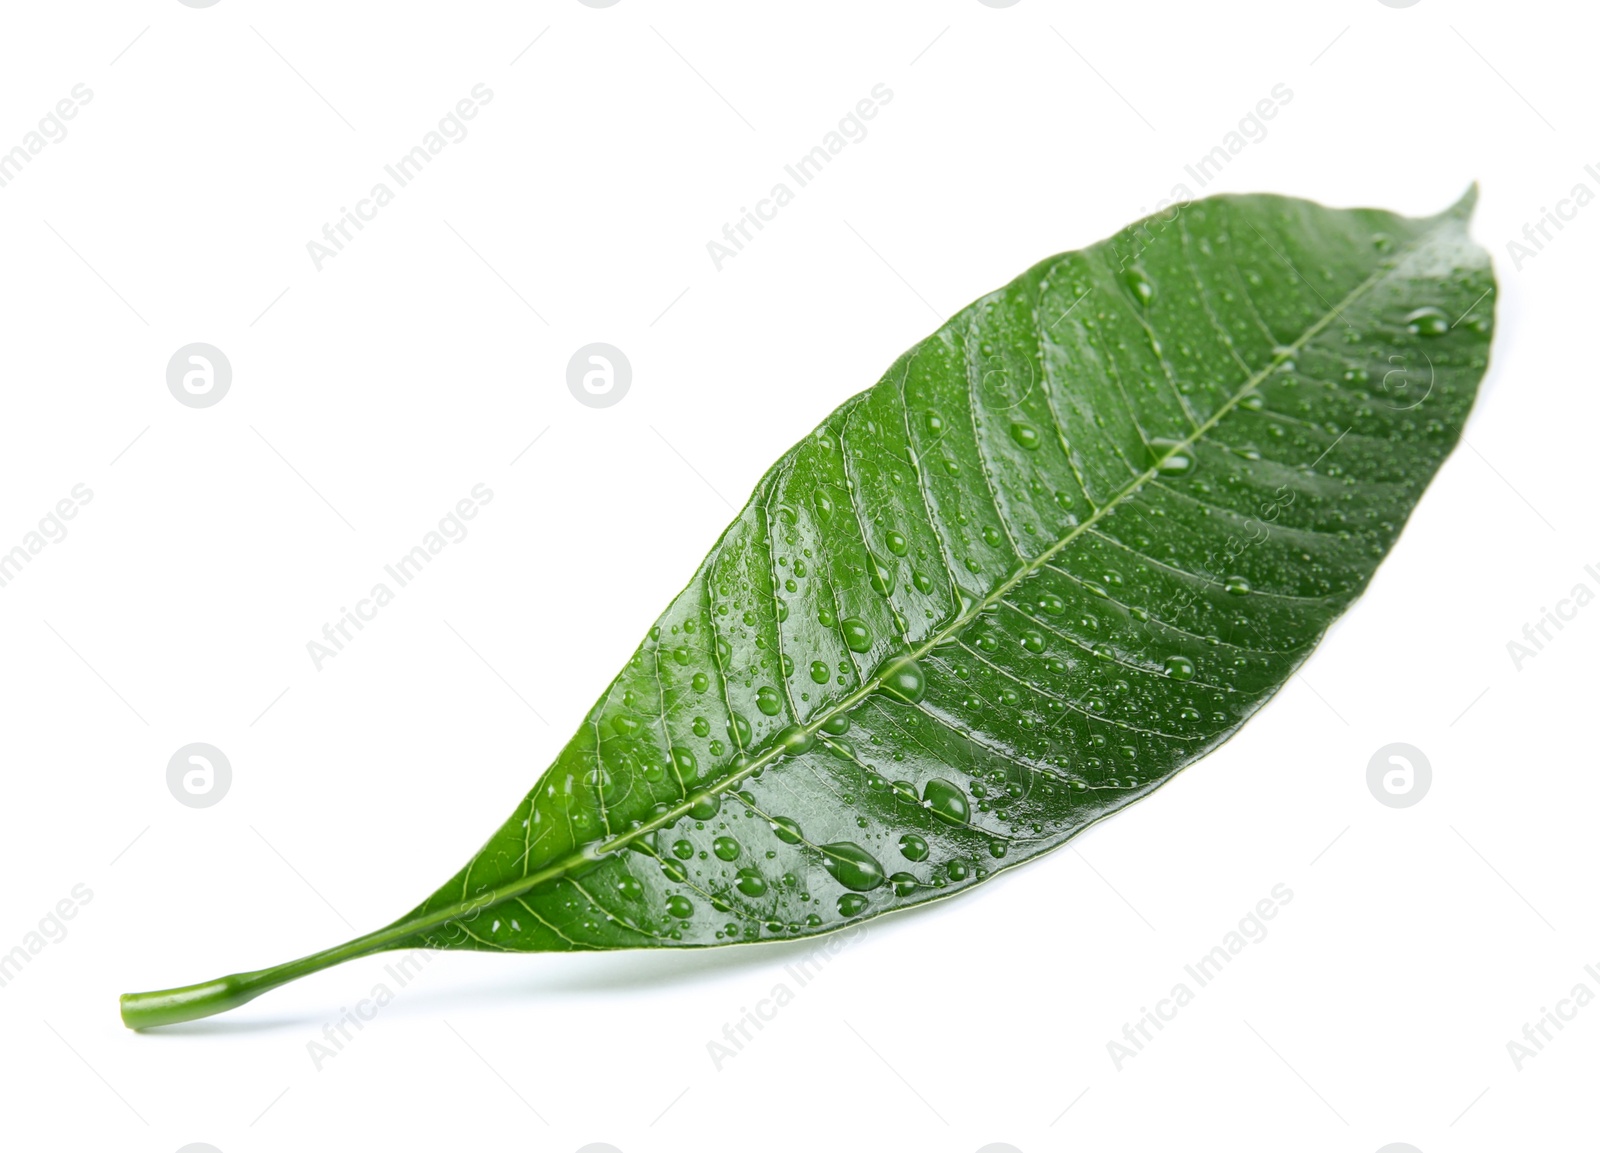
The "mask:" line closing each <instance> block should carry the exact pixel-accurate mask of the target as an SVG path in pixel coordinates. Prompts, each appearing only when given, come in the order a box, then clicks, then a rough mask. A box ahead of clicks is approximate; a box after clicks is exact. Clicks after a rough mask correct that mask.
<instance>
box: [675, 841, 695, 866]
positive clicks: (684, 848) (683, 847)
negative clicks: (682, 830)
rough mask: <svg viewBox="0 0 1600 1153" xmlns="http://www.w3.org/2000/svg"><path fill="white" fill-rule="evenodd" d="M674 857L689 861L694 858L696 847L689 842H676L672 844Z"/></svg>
mask: <svg viewBox="0 0 1600 1153" xmlns="http://www.w3.org/2000/svg"><path fill="white" fill-rule="evenodd" d="M672 855H673V856H675V857H677V858H679V859H680V860H684V861H687V860H688V859H689V858H690V857H692V856H694V845H693V844H692V843H690V842H689V841H674V842H673V843H672Z"/></svg>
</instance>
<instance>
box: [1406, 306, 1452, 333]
mask: <svg viewBox="0 0 1600 1153" xmlns="http://www.w3.org/2000/svg"><path fill="white" fill-rule="evenodd" d="M1406 331H1408V332H1410V333H1411V335H1413V336H1443V335H1444V334H1445V333H1447V332H1449V331H1450V318H1449V317H1448V316H1446V315H1445V314H1444V313H1443V312H1441V311H1440V310H1439V309H1437V308H1434V307H1433V306H1431V305H1429V306H1428V307H1426V308H1419V309H1417V310H1416V311H1415V312H1413V313H1412V314H1411V315H1410V316H1408V317H1406Z"/></svg>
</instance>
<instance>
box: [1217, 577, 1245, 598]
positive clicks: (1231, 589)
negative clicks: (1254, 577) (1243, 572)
mask: <svg viewBox="0 0 1600 1153" xmlns="http://www.w3.org/2000/svg"><path fill="white" fill-rule="evenodd" d="M1222 591H1223V592H1225V593H1227V594H1228V595H1229V596H1236V597H1243V596H1249V595H1250V582H1249V581H1247V580H1245V579H1244V577H1242V576H1231V577H1228V578H1227V579H1226V580H1224V581H1223V582H1222Z"/></svg>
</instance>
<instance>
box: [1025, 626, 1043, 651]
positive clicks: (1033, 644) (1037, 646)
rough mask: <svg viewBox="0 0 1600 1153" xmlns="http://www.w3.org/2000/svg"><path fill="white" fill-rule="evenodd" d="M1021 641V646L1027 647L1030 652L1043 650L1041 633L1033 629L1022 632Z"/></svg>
mask: <svg viewBox="0 0 1600 1153" xmlns="http://www.w3.org/2000/svg"><path fill="white" fill-rule="evenodd" d="M1021 641H1022V647H1023V648H1025V649H1027V650H1028V651H1029V652H1030V653H1042V652H1044V634H1043V633H1039V632H1035V631H1034V630H1033V629H1029V630H1028V631H1027V632H1025V633H1023V634H1022V637H1021Z"/></svg>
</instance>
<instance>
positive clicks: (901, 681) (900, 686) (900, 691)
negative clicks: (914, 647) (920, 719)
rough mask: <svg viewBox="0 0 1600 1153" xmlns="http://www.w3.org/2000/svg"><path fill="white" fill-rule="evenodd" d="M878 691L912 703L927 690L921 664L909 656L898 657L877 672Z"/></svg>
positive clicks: (919, 698) (926, 682)
mask: <svg viewBox="0 0 1600 1153" xmlns="http://www.w3.org/2000/svg"><path fill="white" fill-rule="evenodd" d="M878 678H879V685H878V691H879V692H881V693H883V694H884V696H887V697H891V698H893V699H894V700H897V701H901V702H904V703H905V704H908V705H914V704H916V703H917V702H918V701H920V700H921V699H922V697H923V694H925V693H926V692H927V691H928V681H927V677H926V676H925V675H924V674H923V671H922V666H921V665H919V664H917V662H916V661H915V660H913V659H912V658H911V657H909V656H904V657H899V658H896V659H895V660H893V661H892V662H890V663H889V664H888V667H887V668H885V669H884V670H883V671H882V672H880V673H879V674H878Z"/></svg>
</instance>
